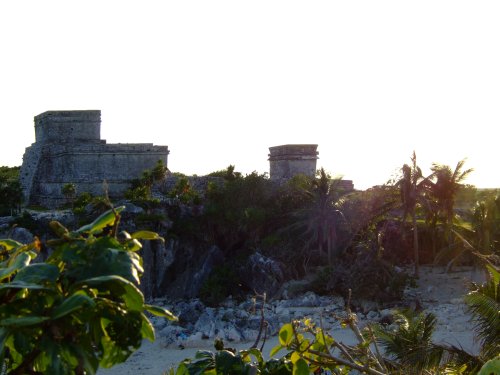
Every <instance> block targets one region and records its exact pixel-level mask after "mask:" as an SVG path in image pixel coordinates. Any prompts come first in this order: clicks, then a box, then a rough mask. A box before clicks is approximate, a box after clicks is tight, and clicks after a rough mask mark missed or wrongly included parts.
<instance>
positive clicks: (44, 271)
mask: <svg viewBox="0 0 500 375" xmlns="http://www.w3.org/2000/svg"><path fill="white" fill-rule="evenodd" d="M58 277H59V268H57V267H56V266H54V265H53V264H47V263H35V264H30V265H29V266H27V267H24V268H22V269H20V270H19V272H18V273H17V275H16V277H15V278H14V281H22V282H25V283H33V284H43V283H45V282H48V283H55V281H56V280H57V278H58Z"/></svg>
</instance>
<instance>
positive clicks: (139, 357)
mask: <svg viewBox="0 0 500 375" xmlns="http://www.w3.org/2000/svg"><path fill="white" fill-rule="evenodd" d="M483 280H484V274H483V273H481V272H480V271H477V270H474V269H471V268H461V269H459V270H457V271H455V272H453V273H449V274H446V273H444V270H443V269H442V268H430V267H423V268H422V270H421V277H420V279H419V282H418V287H417V288H416V289H415V290H414V292H415V293H416V294H417V295H418V297H419V299H420V300H421V301H422V305H423V307H424V309H425V310H426V311H430V312H433V313H434V314H435V315H436V316H437V321H438V323H437V329H436V332H435V334H434V337H433V339H434V341H435V342H441V343H447V344H452V345H455V346H459V347H462V348H464V349H466V350H468V351H472V352H477V350H478V344H477V342H476V341H475V340H474V332H473V324H472V322H471V321H470V316H469V315H468V314H467V312H466V309H465V305H464V304H463V300H462V299H463V296H464V295H465V294H466V293H467V292H468V290H469V289H468V288H469V285H470V282H471V281H476V282H481V281H483ZM330 333H331V334H332V335H333V337H334V338H335V339H336V340H337V341H342V342H344V343H346V344H352V343H354V337H353V335H352V333H351V332H350V331H349V330H346V329H340V328H339V329H335V330H333V331H330ZM277 343H278V339H277V337H276V336H275V337H271V338H270V339H269V340H268V341H267V342H266V345H265V346H264V350H263V353H264V355H266V356H268V355H269V352H270V350H271V349H272V348H273V347H274V346H276V345H277ZM251 344H252V343H238V344H234V345H233V344H231V346H233V347H236V348H238V349H246V348H249V347H250V346H251ZM200 349H208V350H213V344H212V341H211V340H206V341H205V342H200V346H198V347H196V348H185V349H178V348H165V346H164V345H162V342H161V339H157V341H155V342H154V343H151V342H149V341H145V342H144V343H143V345H142V347H141V348H140V349H139V350H138V351H137V352H135V353H134V354H133V355H132V356H131V357H130V358H129V359H128V360H127V362H125V363H123V364H120V365H117V366H114V367H113V368H111V369H103V370H100V371H99V372H98V373H99V374H100V375H132V374H144V375H160V374H163V373H164V371H166V370H168V369H169V368H171V367H176V365H177V364H178V363H179V362H180V361H182V360H183V359H184V358H192V357H193V356H194V354H195V353H196V351H197V350H200Z"/></svg>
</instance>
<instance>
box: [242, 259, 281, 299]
mask: <svg viewBox="0 0 500 375" xmlns="http://www.w3.org/2000/svg"><path fill="white" fill-rule="evenodd" d="M283 270H284V266H283V264H281V263H280V262H278V261H276V260H273V259H271V258H268V257H265V256H263V255H262V254H260V253H259V252H256V253H254V254H252V255H251V256H250V257H248V260H247V262H246V264H245V265H244V266H243V267H242V268H240V270H239V274H240V279H241V281H242V282H243V284H244V285H245V286H246V287H247V288H248V289H250V290H252V291H254V292H255V293H257V294H263V293H266V294H267V296H268V297H269V298H273V297H275V296H277V295H278V294H279V292H280V288H281V286H282V285H283V282H284V271H283Z"/></svg>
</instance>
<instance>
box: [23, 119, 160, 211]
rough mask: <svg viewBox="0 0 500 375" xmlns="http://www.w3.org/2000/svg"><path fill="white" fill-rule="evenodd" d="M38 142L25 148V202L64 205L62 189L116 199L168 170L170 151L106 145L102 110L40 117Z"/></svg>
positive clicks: (131, 145) (135, 146) (53, 205)
mask: <svg viewBox="0 0 500 375" xmlns="http://www.w3.org/2000/svg"><path fill="white" fill-rule="evenodd" d="M35 138H36V141H35V143H33V144H32V145H31V146H30V147H28V148H26V151H25V153H24V156H23V165H22V167H21V175H20V180H21V185H22V188H23V193H24V197H25V203H27V204H38V205H42V206H46V207H49V208H53V207H57V206H58V205H60V204H61V203H63V202H64V195H63V193H62V187H63V186H64V185H65V184H67V183H73V184H75V185H76V190H77V192H84V191H87V192H89V193H92V194H95V195H102V194H103V181H106V182H107V185H108V191H109V195H110V196H111V197H116V196H117V195H120V194H121V193H123V191H124V190H126V189H127V188H128V187H129V183H130V180H132V179H134V178H138V177H140V176H141V174H142V172H143V171H144V170H145V169H151V168H153V167H154V166H155V165H156V163H157V162H158V160H161V161H162V162H163V163H164V165H165V166H166V165H167V156H168V153H169V151H168V147H167V146H154V145H153V144H152V143H141V144H106V141H105V140H102V139H101V111H48V112H44V113H42V114H40V115H38V116H36V117H35Z"/></svg>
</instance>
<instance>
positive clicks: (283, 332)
mask: <svg viewBox="0 0 500 375" xmlns="http://www.w3.org/2000/svg"><path fill="white" fill-rule="evenodd" d="M279 340H280V344H281V345H283V346H288V345H290V343H291V342H292V340H293V327H292V325H291V324H290V323H287V324H285V325H283V327H281V329H280V332H279Z"/></svg>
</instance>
